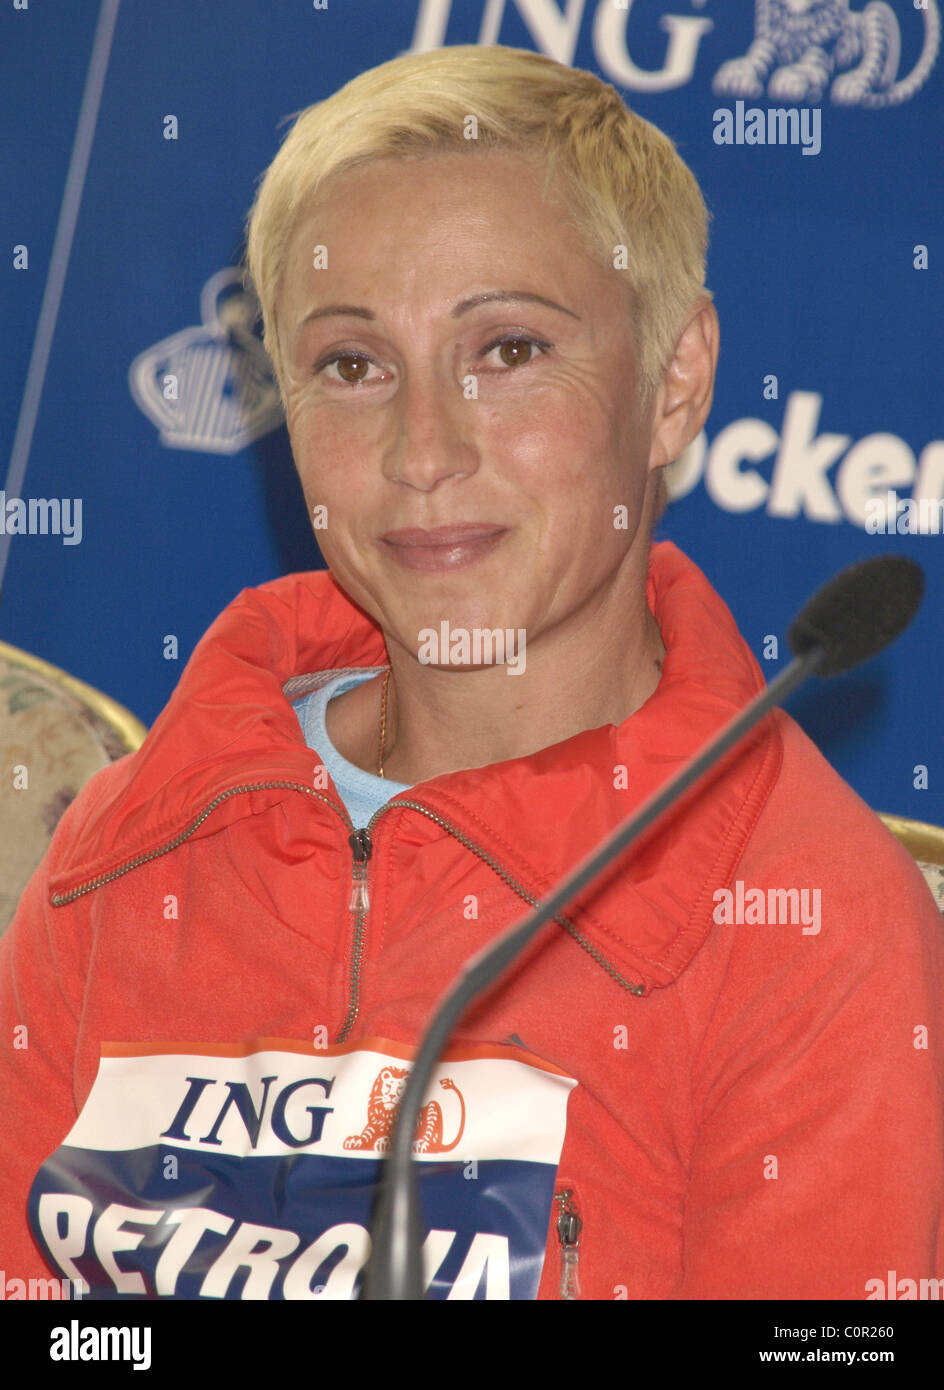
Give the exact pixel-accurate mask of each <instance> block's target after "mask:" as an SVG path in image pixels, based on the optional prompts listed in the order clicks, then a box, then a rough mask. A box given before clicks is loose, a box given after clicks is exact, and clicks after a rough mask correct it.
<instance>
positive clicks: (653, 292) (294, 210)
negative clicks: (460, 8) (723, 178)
mask: <svg viewBox="0 0 944 1390" xmlns="http://www.w3.org/2000/svg"><path fill="white" fill-rule="evenodd" d="M472 116H474V117H475V120H476V123H477V133H476V137H475V138H474V139H469V138H468V137H467V133H466V132H467V130H468V129H469V123H468V118H469V117H472ZM483 149H501V150H503V151H508V152H512V153H517V154H519V155H520V156H521V157H523V158H526V159H531V160H532V161H534V162H535V163H536V164H537V165H539V166H540V167H541V168H543V170H544V172H545V185H544V186H545V190H546V189H547V187H548V185H549V184H550V182H551V180H552V179H553V178H554V177H555V175H557V176H558V177H559V178H560V179H561V180H562V181H563V183H564V188H565V191H566V192H567V193H569V194H570V196H571V203H570V212H571V216H572V217H573V220H574V223H575V226H576V227H577V229H578V231H579V232H580V233H581V234H582V236H583V239H584V242H585V244H586V246H587V249H588V251H589V252H590V254H591V255H593V256H594V257H595V258H597V259H598V260H599V261H600V263H601V264H603V265H605V266H610V267H613V268H615V269H616V270H617V272H618V273H620V274H622V275H623V277H624V281H625V283H626V285H627V288H628V289H629V291H630V294H629V297H628V302H629V304H630V305H631V312H632V317H633V329H634V336H635V342H636V347H637V352H638V355H639V382H638V386H639V388H640V398H641V399H642V401H643V402H645V403H646V404H648V403H650V402H651V400H652V398H653V396H654V394H655V391H656V389H657V387H658V385H659V383H660V381H661V380H662V377H663V375H664V373H665V370H666V367H667V366H668V364H669V361H670V360H671V357H672V354H673V351H674V349H675V345H676V342H677V341H678V337H679V335H680V333H681V332H682V329H683V328H684V326H685V323H686V321H687V318H688V316H689V314H690V313H691V312H692V311H693V310H694V309H695V307H696V305H697V304H698V303H699V301H702V300H710V298H711V295H710V293H709V292H708V291H707V290H706V289H705V256H706V251H707V242H708V213H707V209H706V207H705V203H704V199H703V198H702V195H701V191H700V189H699V187H698V183H697V182H696V180H695V177H694V175H693V174H692V173H691V171H690V170H689V168H688V167H687V165H686V164H685V163H684V161H683V160H682V159H681V157H680V156H679V154H678V153H677V151H676V148H675V145H674V144H673V142H672V141H671V140H670V139H669V137H668V136H667V135H665V134H663V132H662V131H660V130H658V129H657V128H656V127H655V126H654V125H652V124H651V123H650V122H649V121H646V120H643V119H642V117H640V116H637V115H636V114H635V113H634V112H632V111H630V110H629V108H628V107H627V106H626V105H625V103H624V102H623V101H622V99H621V98H620V96H619V95H618V93H617V92H616V90H615V89H614V88H613V87H611V86H609V85H608V84H607V83H605V82H603V81H601V80H600V78H598V77H595V76H594V75H593V74H592V73H589V72H584V71H582V70H581V69H579V68H571V67H567V66H566V65H564V64H562V63H558V62H555V61H554V60H553V59H551V58H546V57H544V56H543V55H541V54H538V53H532V52H530V51H528V50H526V49H519V48H505V47H500V46H494V47H488V46H479V45H474V44H463V45H456V46H453V47H447V48H437V49H433V50H430V51H429V52H424V53H415V54H406V55H404V56H403V57H400V58H393V59H391V60H390V61H389V62H386V63H382V64H381V65H380V66H379V67H375V68H371V69H369V71H367V72H364V73H361V74H360V75H359V76H358V77H355V78H353V79H352V81H350V82H348V83H346V85H345V86H343V87H341V88H340V89H339V90H338V91H337V92H335V93H334V94H333V95H332V96H330V97H328V98H327V99H326V100H325V101H320V102H317V103H315V104H314V105H313V106H309V107H307V108H306V109H305V110H304V111H302V112H301V113H300V114H298V115H297V119H296V120H295V123H294V125H293V126H292V128H291V130H290V132H289V134H288V135H287V137H286V139H285V141H284V143H283V144H282V147H281V149H280V150H279V152H278V154H277V155H276V156H275V159H274V160H273V161H272V163H271V165H270V166H269V168H268V170H266V172H265V174H264V175H263V176H262V182H261V184H260V186H259V188H258V190H257V193H256V196H255V199H254V202H253V205H252V208H251V209H250V211H249V214H248V217H247V220H246V256H245V269H244V277H243V278H244V283H245V285H246V287H247V289H249V290H251V291H253V292H254V293H255V295H256V297H257V299H258V301H259V307H260V311H261V315H262V325H263V341H264V343H265V347H266V350H267V352H268V354H269V357H270V358H271V359H272V362H273V365H274V367H275V372H276V378H277V380H278V382H279V390H280V392H281V393H282V399H283V403H284V400H285V393H284V384H283V371H282V361H281V355H280V350H279V341H278V336H277V332H276V323H275V307H276V303H277V301H278V296H279V293H280V290H281V284H282V277H283V273H284V269H285V260H286V255H287V250H288V245H289V242H290V240H291V237H292V235H293V233H294V230H295V227H296V225H297V223H298V221H299V219H300V217H301V215H302V214H303V213H307V212H309V211H311V210H313V209H314V207H315V206H316V197H317V193H318V190H319V188H321V187H322V185H323V184H324V183H325V181H326V180H327V179H328V178H329V177H331V176H333V175H336V174H340V173H342V172H344V171H346V170H348V169H350V168H352V167H353V166H355V165H358V164H364V163H367V162H368V161H371V160H376V159H384V158H390V157H398V156H399V157H403V156H417V155H423V154H434V153H441V152H444V151H452V150H461V151H465V152H467V153H468V152H470V151H471V152H475V151H477V150H483ZM619 248H625V251H624V252H622V260H621V261H620V264H617V261H618V259H619V258H620V256H621V253H620V250H619ZM623 263H625V269H624V268H623Z"/></svg>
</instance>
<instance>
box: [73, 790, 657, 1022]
mask: <svg viewBox="0 0 944 1390" xmlns="http://www.w3.org/2000/svg"><path fill="white" fill-rule="evenodd" d="M277 790H286V791H299V792H304V793H305V795H306V796H310V797H313V798H314V799H315V800H317V801H321V802H323V804H324V805H325V806H327V807H329V808H330V810H331V811H333V812H334V814H335V815H336V816H338V817H339V818H340V819H341V820H342V821H343V822H344V824H345V826H346V827H347V831H348V844H349V845H350V848H351V856H352V865H351V896H350V899H349V909H348V910H349V912H350V913H351V914H352V916H353V918H354V926H353V934H352V943H351V979H350V989H349V994H348V1011H347V1016H346V1018H345V1020H344V1023H343V1025H342V1027H341V1031H340V1033H339V1034H338V1036H337V1038H336V1039H335V1042H336V1043H342V1042H344V1041H345V1040H346V1038H347V1036H348V1034H349V1033H350V1031H351V1029H352V1028H353V1026H354V1021H355V1019H356V1018H357V1014H358V1011H359V1009H360V987H361V969H362V965H363V956H364V936H365V927H366V919H367V913H368V911H369V910H370V894H369V892H368V882H367V875H368V871H367V864H368V861H369V859H370V857H371V854H372V852H373V845H372V843H371V838H370V832H371V831H372V830H373V828H374V825H375V824H376V822H377V821H378V820H379V818H380V817H381V816H382V815H384V814H385V812H387V811H390V810H394V809H396V808H397V807H405V808H407V809H409V810H413V811H418V812H419V813H420V815H423V816H426V817H427V818H428V819H429V820H431V821H433V822H435V824H436V825H438V826H440V827H441V828H442V829H443V830H445V831H446V832H447V833H448V834H450V835H452V836H453V838H454V839H456V840H458V841H459V843H460V844H461V845H464V846H465V847H466V849H468V850H471V852H472V853H473V854H475V855H477V856H478V858H479V859H481V860H482V862H483V863H485V864H487V865H488V866H489V868H490V869H492V870H493V871H494V872H495V873H496V874H497V875H498V877H499V878H500V879H501V880H502V882H503V883H506V884H507V885H508V887H509V888H511V889H512V891H513V892H515V893H517V894H518V896H519V897H520V898H523V899H524V901H525V902H526V903H529V904H530V905H531V906H532V907H538V906H539V905H540V901H541V900H540V898H536V897H534V895H533V894H532V893H529V892H528V890H527V889H526V888H525V887H524V886H523V885H522V884H520V883H519V882H518V881H517V879H515V878H512V876H511V874H509V872H508V871H507V869H505V868H504V867H503V866H502V865H501V864H500V863H499V862H498V860H497V859H495V857H494V856H493V855H491V854H489V852H488V851H487V850H485V849H483V848H482V846H481V845H478V844H476V843H475V841H474V840H471V839H469V837H468V835H466V834H465V833H464V832H463V831H461V830H459V829H458V828H457V827H456V826H454V825H453V824H452V823H451V822H450V821H447V820H445V819H444V818H443V817H442V816H440V815H438V814H437V812H435V811H431V810H430V809H429V807H428V806H424V805H423V804H422V802H419V801H409V800H403V799H400V798H397V799H396V800H394V801H388V802H386V803H385V805H383V806H381V807H379V809H378V810H376V811H375V812H374V814H373V815H372V816H371V818H370V820H369V821H368V822H367V825H366V826H364V827H363V828H362V829H360V830H358V829H357V828H356V827H355V825H354V822H353V821H352V820H351V818H350V816H349V815H348V813H347V811H346V810H345V809H344V808H343V807H342V806H338V804H337V803H336V802H334V801H332V800H331V799H330V798H329V797H327V796H325V795H324V793H323V792H319V791H316V790H315V789H314V788H313V787H309V786H307V785H306V784H305V783H304V782H290V781H271V782H243V783H241V784H240V785H239V786H237V787H229V788H227V790H226V791H225V792H221V793H220V794H219V796H215V797H214V798H213V800H212V801H210V802H208V804H207V805H206V806H205V807H204V808H203V810H202V811H201V812H200V814H199V815H198V816H197V817H196V818H195V819H194V820H193V821H191V823H190V824H189V825H188V826H187V827H186V829H184V830H182V831H181V832H180V834H178V835H175V836H174V837H173V839H171V840H168V841H167V843H166V844H163V845H159V846H158V847H157V848H156V849H152V850H148V852H147V854H141V855H138V856H137V857H136V858H134V859H129V860H127V861H126V862H125V863H124V864H120V865H119V866H118V867H117V868H116V869H112V870H111V871H110V872H109V873H107V874H100V875H98V876H97V877H96V878H92V879H89V880H88V881H87V882H85V883H80V884H79V886H78V887H77V888H73V889H71V891H70V892H68V893H53V895H52V897H51V899H50V901H51V903H52V906H53V907H64V906H65V905H66V904H67V903H71V902H74V901H75V899H76V898H79V897H82V895H83V894H85V893H91V892H93V891H94V889H96V888H102V887H103V886H104V885H105V884H106V883H113V882H114V881H115V879H118V878H121V877H122V876H123V875H124V874H127V873H130V872H131V871H132V870H133V869H138V868H140V867H141V866H142V865H143V864H148V863H150V862H151V860H153V859H159V858H161V856H162V855H164V854H169V853H170V851H171V850H173V849H177V848H178V847H179V846H180V845H182V844H183V843H184V841H185V840H188V839H189V838H190V836H191V835H193V833H194V832H195V831H196V830H198V829H199V827H200V826H201V825H202V824H203V822H204V821H205V820H206V818H207V816H209V815H210V814H211V812H213V811H214V810H215V809H216V808H217V806H221V805H222V803H223V802H224V801H228V800H229V798H230V797H231V796H236V795H238V794H240V793H242V792H254V791H277ZM554 921H555V922H557V923H558V924H559V925H560V926H562V927H563V928H564V930H565V931H567V932H569V933H570V935H571V936H572V937H573V938H574V940H575V941H576V942H577V944H578V945H579V946H581V947H583V949H584V950H585V951H586V952H587V953H588V955H589V956H591V957H592V959H593V960H594V961H595V962H596V963H597V965H599V966H600V968H601V969H602V970H604V971H605V972H606V973H607V974H608V975H609V976H610V978H611V979H612V980H615V982H616V983H617V984H618V985H620V986H621V987H622V988H623V989H625V990H627V991H628V993H630V994H634V995H642V994H644V993H645V985H641V984H633V983H632V981H631V980H627V979H626V977H625V976H624V975H621V974H620V972H619V971H618V970H617V969H616V967H615V966H614V965H613V964H612V962H611V961H608V960H607V959H606V957H605V956H604V955H603V953H602V952H601V951H600V950H598V948H597V947H596V946H595V945H594V944H593V942H592V941H590V940H589V938H588V937H586V936H585V935H584V934H583V932H582V931H580V930H579V929H578V928H577V927H575V926H574V924H573V922H571V921H570V920H569V919H568V918H567V917H560V916H555V917H554Z"/></svg>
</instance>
